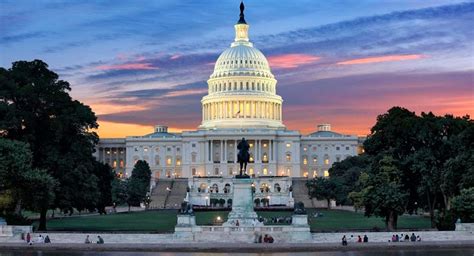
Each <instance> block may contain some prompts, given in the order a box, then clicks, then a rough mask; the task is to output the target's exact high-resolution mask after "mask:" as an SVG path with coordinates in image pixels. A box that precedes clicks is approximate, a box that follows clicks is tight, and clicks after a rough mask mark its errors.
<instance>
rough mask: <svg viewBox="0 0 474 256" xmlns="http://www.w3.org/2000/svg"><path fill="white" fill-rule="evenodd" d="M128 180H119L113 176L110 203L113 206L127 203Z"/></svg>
mask: <svg viewBox="0 0 474 256" xmlns="http://www.w3.org/2000/svg"><path fill="white" fill-rule="evenodd" d="M127 191H128V182H127V180H121V179H118V178H115V179H114V180H113V181H112V189H111V192H112V203H113V205H114V208H115V206H117V205H122V204H126V203H127V199H128V192H127Z"/></svg>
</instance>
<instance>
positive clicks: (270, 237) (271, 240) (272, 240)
mask: <svg viewBox="0 0 474 256" xmlns="http://www.w3.org/2000/svg"><path fill="white" fill-rule="evenodd" d="M274 241H275V240H274V239H273V236H271V235H269V236H268V242H269V243H271V244H273V242H274Z"/></svg>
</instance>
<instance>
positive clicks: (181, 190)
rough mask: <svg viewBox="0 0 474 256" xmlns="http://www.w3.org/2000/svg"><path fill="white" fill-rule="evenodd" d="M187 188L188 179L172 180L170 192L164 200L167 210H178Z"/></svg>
mask: <svg viewBox="0 0 474 256" xmlns="http://www.w3.org/2000/svg"><path fill="white" fill-rule="evenodd" d="M187 187H188V179H179V178H178V179H174V180H173V184H172V186H171V192H170V193H169V195H168V198H167V199H166V202H165V206H166V208H168V209H179V208H181V203H182V202H183V201H184V198H185V197H186V189H187Z"/></svg>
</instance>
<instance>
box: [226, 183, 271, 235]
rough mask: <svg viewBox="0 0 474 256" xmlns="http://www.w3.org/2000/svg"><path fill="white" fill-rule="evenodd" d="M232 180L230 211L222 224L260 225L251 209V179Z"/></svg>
mask: <svg viewBox="0 0 474 256" xmlns="http://www.w3.org/2000/svg"><path fill="white" fill-rule="evenodd" d="M232 182H233V184H234V185H233V191H234V194H233V198H232V211H231V212H230V213H229V216H228V218H227V222H225V223H224V224H223V225H224V226H237V223H238V225H239V226H261V225H263V224H261V223H260V222H258V216H257V213H256V212H255V211H254V210H253V195H252V182H253V180H252V179H249V178H247V179H242V178H235V179H232Z"/></svg>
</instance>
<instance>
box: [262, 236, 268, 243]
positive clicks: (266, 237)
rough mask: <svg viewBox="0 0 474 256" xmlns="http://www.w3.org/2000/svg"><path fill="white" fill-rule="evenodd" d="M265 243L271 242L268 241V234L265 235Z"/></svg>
mask: <svg viewBox="0 0 474 256" xmlns="http://www.w3.org/2000/svg"><path fill="white" fill-rule="evenodd" d="M263 242H264V243H268V242H269V241H268V235H267V234H265V236H264V237H263Z"/></svg>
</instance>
